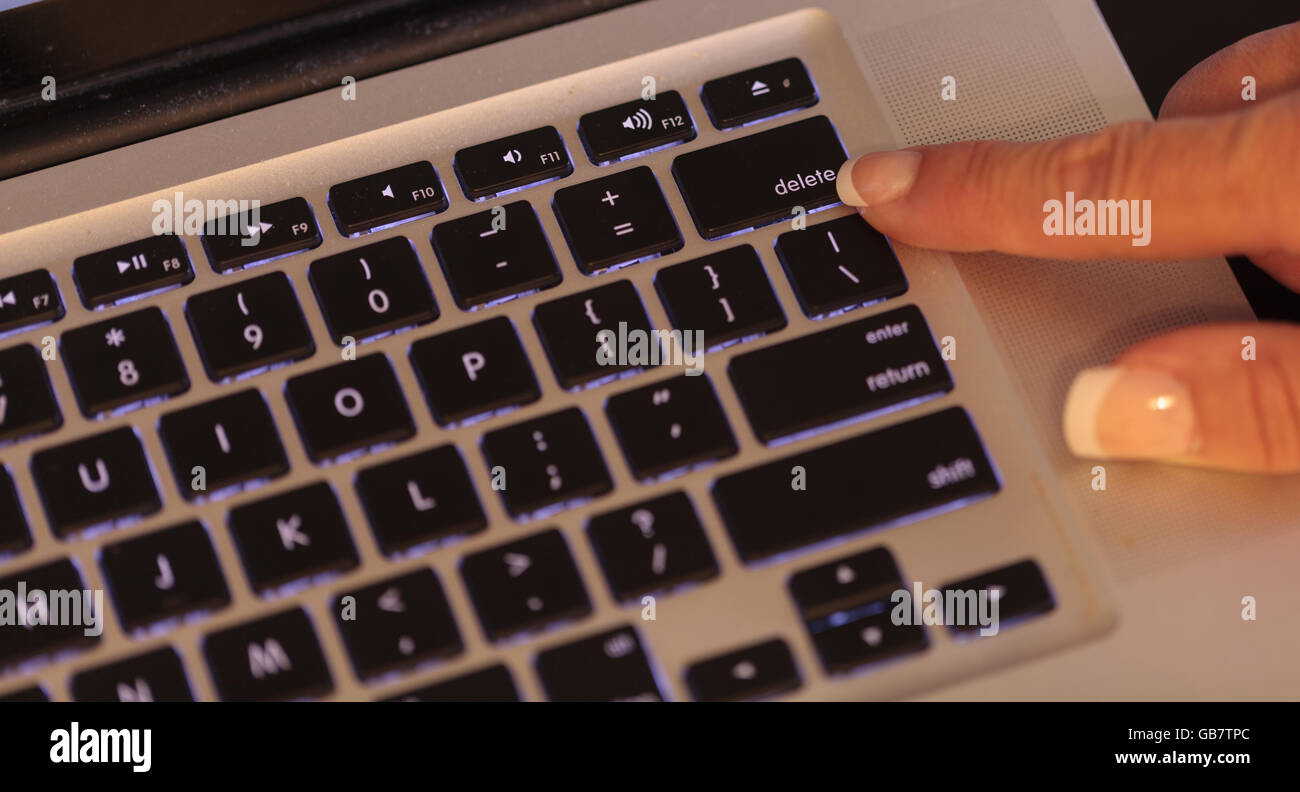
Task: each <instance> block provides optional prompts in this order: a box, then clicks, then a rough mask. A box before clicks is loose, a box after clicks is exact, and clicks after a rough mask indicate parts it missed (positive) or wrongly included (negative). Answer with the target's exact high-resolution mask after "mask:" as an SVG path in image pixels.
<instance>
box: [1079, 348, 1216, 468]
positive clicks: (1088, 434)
mask: <svg viewBox="0 0 1300 792" xmlns="http://www.w3.org/2000/svg"><path fill="white" fill-rule="evenodd" d="M1064 424H1065V442H1066V445H1068V446H1069V447H1070V451H1071V453H1073V454H1074V455H1075V456H1081V457H1100V458H1113V459H1171V458H1176V457H1182V456H1186V455H1188V454H1190V453H1192V452H1193V451H1194V450H1195V449H1196V445H1197V434H1196V413H1195V411H1194V409H1193V407H1192V399H1191V394H1190V392H1189V391H1188V390H1187V386H1185V385H1184V384H1183V383H1182V382H1180V381H1178V380H1177V379H1175V378H1174V377H1172V376H1171V375H1169V374H1166V373H1165V372H1163V371H1156V370H1154V369H1141V368H1125V367H1123V366H1100V367H1098V368H1090V369H1084V370H1083V371H1081V372H1079V374H1078V376H1076V377H1075V378H1074V383H1073V384H1072V385H1070V393H1069V395H1067V396H1066V397H1065V417H1064Z"/></svg>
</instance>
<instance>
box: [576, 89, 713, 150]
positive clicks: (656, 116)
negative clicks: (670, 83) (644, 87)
mask: <svg viewBox="0 0 1300 792" xmlns="http://www.w3.org/2000/svg"><path fill="white" fill-rule="evenodd" d="M578 136H579V137H580V138H582V145H583V147H584V148H586V149H587V156H588V157H589V158H591V161H592V162H593V163H595V164H596V165H605V164H608V163H611V162H618V161H619V160H623V159H627V158H628V157H633V156H636V155H637V154H646V153H649V152H651V151H657V150H659V149H662V148H667V147H668V146H673V145H677V144H679V143H685V142H687V141H688V140H694V139H695V122H694V121H693V120H691V112H690V110H687V109H686V102H685V101H684V100H683V99H682V95H681V94H679V93H677V92H676V91H664V92H662V93H659V94H656V95H655V98H654V99H637V100H635V101H631V102H625V103H624V104H620V105H614V106H613V107H607V108H605V109H604V110H597V111H595V112H594V113H587V114H586V115H584V116H583V117H582V118H579V119H578Z"/></svg>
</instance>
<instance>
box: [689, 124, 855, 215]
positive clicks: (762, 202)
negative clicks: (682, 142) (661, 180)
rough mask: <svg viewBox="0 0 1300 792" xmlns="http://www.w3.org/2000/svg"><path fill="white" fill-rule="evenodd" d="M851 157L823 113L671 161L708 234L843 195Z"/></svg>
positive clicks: (810, 207) (807, 208) (831, 201)
mask: <svg viewBox="0 0 1300 792" xmlns="http://www.w3.org/2000/svg"><path fill="white" fill-rule="evenodd" d="M846 159H848V155H847V154H845V153H844V146H842V145H841V144H840V139H839V136H837V135H836V134H835V128H834V127H833V126H831V122H830V121H829V120H828V119H827V118H826V116H816V117H814V118H809V119H807V120H804V121H796V122H795V123H793V124H787V125H785V126H782V127H777V128H776V129H769V130H767V131H766V132H759V133H758V134H756V135H749V136H748V137H742V138H736V139H735V140H729V141H727V142H726V143H719V144H718V145H716V146H710V147H709V148H706V149H700V150H698V151H692V152H690V153H687V154H683V155H681V156H680V157H678V158H677V159H675V160H673V176H674V177H676V179H677V186H678V187H680V188H681V191H682V198H683V199H685V201H686V208H687V209H689V210H690V212H691V217H692V218H693V219H694V220H695V227H696V228H697V229H698V230H699V232H700V236H702V237H704V238H705V239H718V238H720V237H724V236H728V235H730V234H736V233H739V232H741V231H748V230H750V229H753V228H759V227H761V226H765V225H769V224H771V223H779V222H781V221H783V220H790V219H791V218H793V217H795V216H796V214H798V212H797V210H796V207H801V208H802V210H803V212H811V211H813V210H815V209H821V208H823V207H827V206H831V205H833V204H837V203H839V202H840V199H839V195H838V194H837V193H836V192H835V175H836V173H838V172H839V169H840V166H841V165H843V164H844V161H845V160H846Z"/></svg>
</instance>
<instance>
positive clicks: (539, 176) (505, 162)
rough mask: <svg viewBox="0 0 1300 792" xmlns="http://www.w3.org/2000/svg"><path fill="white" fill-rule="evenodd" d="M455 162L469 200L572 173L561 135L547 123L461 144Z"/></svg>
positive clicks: (510, 190) (478, 199)
mask: <svg viewBox="0 0 1300 792" xmlns="http://www.w3.org/2000/svg"><path fill="white" fill-rule="evenodd" d="M454 165H455V167H456V176H457V177H459V178H460V186H461V187H462V188H464V190H465V196H466V197H467V198H469V199H470V200H471V201H481V200H483V199H484V198H491V197H492V196H494V195H500V194H502V193H506V192H512V191H514V190H518V189H520V188H522V187H530V186H532V185H534V184H540V183H541V182H545V181H551V180H552V179H559V178H561V177H564V176H568V175H569V174H570V173H573V163H572V162H570V161H569V150H568V149H566V148H565V147H564V139H563V138H561V137H560V133H559V132H557V131H556V130H555V127H550V126H547V127H539V128H537V129H532V130H529V131H527V132H520V133H518V134H516V135H511V136H509V137H503V138H500V139H498V140H493V141H490V142H488V143H480V144H478V145H477V146H470V147H469V148H463V149H461V150H460V151H457V152H456V160H455V162H454Z"/></svg>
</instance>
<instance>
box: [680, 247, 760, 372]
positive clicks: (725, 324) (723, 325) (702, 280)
mask: <svg viewBox="0 0 1300 792" xmlns="http://www.w3.org/2000/svg"><path fill="white" fill-rule="evenodd" d="M655 288H656V289H658V290H659V297H660V299H662V300H663V301H664V308H665V309H667V311H668V318H669V320H670V321H671V322H672V324H673V327H675V328H677V329H678V330H681V331H682V332H684V333H685V332H689V331H696V330H698V331H700V332H702V333H704V348H705V349H713V348H714V347H717V346H722V345H724V344H727V343H730V342H732V341H735V340H737V339H745V338H750V337H752V336H757V335H762V334H764V333H771V332H774V331H776V330H780V329H781V328H783V327H785V324H786V321H785V312H784V311H782V310H781V304H780V303H779V302H777V299H776V295H775V294H773V293H772V284H771V283H770V282H769V281H768V279H767V273H766V272H764V271H763V262H761V261H759V259H758V254H757V253H755V252H754V248H752V247H750V246H749V245H741V246H739V247H733V248H728V249H726V250H720V251H718V252H717V253H711V254H709V255H707V256H704V257H703V258H697V259H693V260H691V261H685V262H682V263H681V264H674V265H672V266H671V267H664V268H663V269H662V270H660V271H659V272H658V273H656V274H655Z"/></svg>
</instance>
